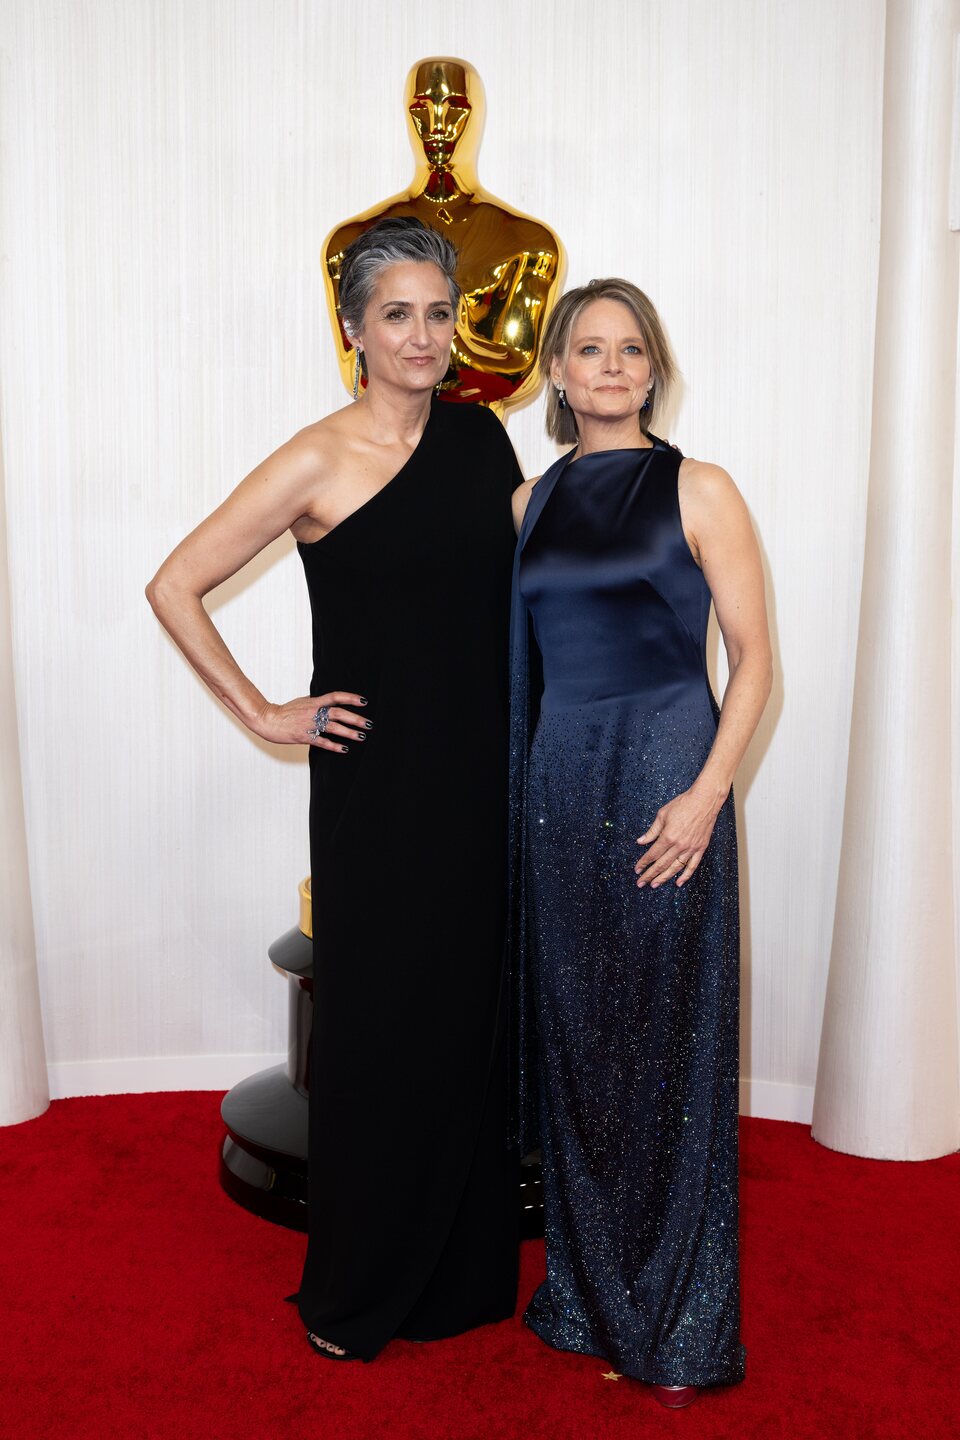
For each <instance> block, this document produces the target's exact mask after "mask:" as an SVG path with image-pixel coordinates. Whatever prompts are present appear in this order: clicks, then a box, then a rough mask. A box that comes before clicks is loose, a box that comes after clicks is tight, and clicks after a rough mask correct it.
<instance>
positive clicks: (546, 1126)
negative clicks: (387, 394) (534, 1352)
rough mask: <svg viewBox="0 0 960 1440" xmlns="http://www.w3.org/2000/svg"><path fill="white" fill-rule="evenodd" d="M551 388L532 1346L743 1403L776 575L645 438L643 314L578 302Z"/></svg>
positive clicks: (535, 971) (715, 487) (732, 501)
mask: <svg viewBox="0 0 960 1440" xmlns="http://www.w3.org/2000/svg"><path fill="white" fill-rule="evenodd" d="M541 365H542V368H543V370H544V373H545V374H546V376H547V377H548V379H549V382H550V384H549V388H548V396H549V399H548V417H547V428H548V431H549V432H550V434H551V436H552V437H553V438H554V439H556V440H558V441H560V442H564V441H572V442H574V448H573V449H572V450H570V451H568V453H567V454H565V455H564V456H562V458H561V459H560V460H558V461H557V462H556V463H555V464H554V465H552V466H551V467H550V468H549V470H547V472H546V473H545V474H544V475H543V477H542V478H541V479H539V480H537V481H532V482H529V483H527V484H526V485H524V486H523V487H521V489H520V490H518V491H517V492H516V495H515V502H514V510H515V520H516V523H517V526H518V528H519V531H520V543H519V547H518V555H517V561H516V565H515V593H514V605H515V610H514V627H513V631H514V633H513V664H514V684H515V691H514V725H515V731H514V761H515V766H516V768H517V770H518V771H519V772H520V773H519V774H518V776H517V787H516V790H515V794H516V796H518V797H519V800H520V803H519V804H518V805H517V806H516V807H515V812H516V813H515V815H514V839H515V843H516V849H517V852H518V856H519V862H518V874H517V878H518V880H519V884H518V886H517V892H516V893H517V895H518V898H519V911H520V926H519V929H518V933H519V934H520V935H521V936H522V937H525V943H526V949H527V952H528V953H527V960H526V965H525V966H524V964H523V963H522V962H521V966H520V970H521V975H523V974H526V975H527V976H528V977H529V983H528V984H526V985H525V986H524V991H523V996H522V999H521V1017H522V1016H523V1007H524V1006H527V1007H528V1008H529V1010H530V1020H529V1022H528V1023H526V1024H525V1025H524V1027H523V1028H524V1031H525V1033H524V1034H523V1035H522V1037H521V1049H522V1053H523V1054H524V1056H525V1057H526V1068H525V1071H524V1070H523V1067H522V1072H523V1073H522V1074H521V1080H522V1081H525V1082H526V1088H528V1089H529V1090H530V1092H531V1099H532V1098H533V1097H532V1091H533V1084H532V1076H531V1075H530V1071H531V1068H532V1064H531V1061H530V1058H529V1057H530V1055H531V1053H533V1051H534V1048H535V1047H536V1049H537V1050H538V1054H539V1059H538V1062H537V1068H538V1075H539V1107H538V1108H539V1125H540V1136H541V1143H542V1148H543V1158H544V1172H545V1201H546V1240H547V1278H546V1280H545V1282H544V1284H543V1285H541V1286H540V1288H539V1289H538V1291H537V1293H536V1294H535V1295H534V1297H533V1299H532V1301H531V1303H530V1306H529V1308H528V1310H527V1314H526V1319H527V1323H528V1324H529V1325H530V1326H531V1327H532V1328H533V1329H534V1330H535V1331H536V1333H537V1334H538V1335H539V1336H540V1337H541V1338H542V1339H543V1340H545V1341H546V1342H547V1343H548V1344H549V1345H552V1346H554V1347H556V1348H557V1349H561V1350H572V1351H578V1352H580V1353H582V1354H589V1355H600V1356H603V1357H604V1358H605V1359H606V1360H608V1361H609V1362H610V1363H611V1364H612V1366H613V1367H614V1369H615V1370H617V1371H618V1372H620V1373H623V1374H625V1375H629V1376H632V1377H634V1378H635V1379H638V1380H642V1381H646V1382H648V1383H650V1384H651V1385H653V1386H654V1388H655V1394H656V1396H657V1398H658V1399H659V1400H660V1401H661V1402H662V1403H663V1404H666V1405H670V1406H675V1407H676V1406H680V1405H683V1404H688V1403H689V1402H690V1401H691V1400H693V1399H694V1398H695V1396H696V1393H697V1390H698V1388H699V1387H703V1386H708V1385H718V1384H729V1383H731V1382H733V1381H737V1380H740V1379H741V1378H742V1376H743V1354H744V1352H743V1347H742V1345H741V1343H740V1334H739V1270H738V1249H737V1218H738V1215H737V1211H738V1196H737V1111H738V1106H737V1099H738V1004H739V926H738V894H737V852H736V829H735V818H734V809H733V795H732V791H731V784H732V781H733V776H734V773H735V771H736V769H737V766H738V764H739V762H740V760H741V758H742V756H743V753H744V751H745V749H746V747H747V744H748V742H749V740H750V737H751V735H752V734H753V732H754V730H755V728H756V726H757V722H758V721H759V718H760V715H761V713H762V711H763V708H764V705H765V703H766V701H767V698H768V695H769V692H770V684H771V658H770V644H769V639H768V634H767V622H766V613H765V606H764V589H763V575H762V570H761V564H760V556H759V550H758V546H757V543H756V539H755V537H754V534H753V530H752V527H751V524H750V520H749V517H748V514H747V510H746V506H745V505H744V503H743V500H742V499H741V497H740V495H739V493H738V491H737V489H736V487H735V485H734V484H733V481H732V480H731V479H730V477H729V476H728V475H727V474H726V472H725V471H723V470H721V469H719V468H718V467H717V466H715V465H709V464H705V463H703V462H700V461H695V460H687V459H684V458H683V457H682V455H681V454H680V452H679V451H678V450H676V449H675V448H673V447H672V446H670V445H667V444H665V443H664V442H663V441H661V440H659V439H657V438H656V436H655V435H653V434H652V433H651V431H650V428H649V427H650V424H651V422H652V419H653V417H654V416H656V414H657V412H658V410H662V406H663V403H664V401H665V400H666V398H667V394H668V392H669V389H670V386H671V383H672V382H673V380H674V378H675V374H676V369H675V364H674V361H673V358H672V356H671V353H670V348H669V345H668V342H667V340H666V337H665V335H664V332H663V329H662V327H661V324H660V321H659V318H658V316H657V313H656V311H655V309H654V308H653V306H652V304H651V303H650V301H649V300H648V299H647V297H646V296H645V295H643V294H642V292H641V291H639V290H638V289H637V288H636V287H635V286H633V285H631V284H629V283H628V282H626V281H624V280H599V281H592V282H591V283H590V284H589V285H587V286H584V287H583V288H581V289H579V290H574V291H571V292H570V293H568V294H567V295H565V296H564V297H563V299H562V300H561V301H560V303H559V305H558V306H557V308H556V310H555V311H554V313H553V315H552V317H551V319H550V322H549V324H548V326H547V330H546V334H545V337H544V347H543V354H542V358H541ZM711 602H712V603H713V604H714V605H715V607H716V611H717V618H718V620H719V624H720V629H721V632H722V634H723V640H724V645H725V648H726V652H727V657H728V661H729V672H730V679H729V682H728V684H727V687H726V691H725V694H724V699H723V707H722V710H721V709H719V708H718V706H717V703H716V701H715V699H714V697H713V694H712V692H711V689H710V684H709V680H708V677H707V667H706V656H705V640H706V631H707V619H708V616H709V612H710V606H711ZM534 641H535V648H536V650H538V651H539V659H540V660H541V661H542V680H543V693H542V697H540V698H539V713H538V715H536V716H534V711H535V710H536V709H537V706H536V704H535V703H534V696H533V695H532V694H531V693H530V691H531V689H532V687H531V686H530V684H529V682H528V679H527V677H528V675H529V674H530V669H531V667H530V664H529V660H530V656H529V655H528V653H527V652H528V648H531V643H532V642H534ZM534 723H535V730H534V733H533V738H532V744H530V743H528V737H529V735H530V732H531V730H532V729H533V728H534ZM638 846H639V847H640V849H639V851H638V848H637V847H638ZM638 856H639V858H638ZM520 948H521V949H522V948H523V945H521V946H520Z"/></svg>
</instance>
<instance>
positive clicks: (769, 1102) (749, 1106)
mask: <svg viewBox="0 0 960 1440" xmlns="http://www.w3.org/2000/svg"><path fill="white" fill-rule="evenodd" d="M740 1114H741V1115H755V1116H757V1117H758V1118H759V1119H761V1120H793V1121H795V1122H796V1123H797V1124H800V1125H809V1124H810V1122H811V1120H812V1119H813V1086H812V1085H789V1084H785V1083H784V1082H783V1081H781V1080H744V1079H741V1081H740Z"/></svg>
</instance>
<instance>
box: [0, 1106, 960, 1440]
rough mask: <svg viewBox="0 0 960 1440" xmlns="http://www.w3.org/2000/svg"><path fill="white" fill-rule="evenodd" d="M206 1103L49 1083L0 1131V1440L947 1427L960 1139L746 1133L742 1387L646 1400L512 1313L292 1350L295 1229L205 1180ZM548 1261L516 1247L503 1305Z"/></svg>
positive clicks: (755, 1125) (954, 1424) (524, 1291)
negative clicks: (956, 1143) (454, 1333)
mask: <svg viewBox="0 0 960 1440" xmlns="http://www.w3.org/2000/svg"><path fill="white" fill-rule="evenodd" d="M218 1105H219V1096H217V1095H212V1094H178V1095H142V1096H140V1095H137V1096H119V1097H108V1098H105V1099H94V1100H63V1101H58V1102H57V1103H56V1104H54V1105H53V1106H52V1107H51V1109H50V1111H49V1112H48V1114H46V1115H45V1116H42V1117H41V1118H40V1119H38V1120H32V1121H30V1122H28V1123H27V1124H25V1125H18V1126H14V1127H13V1128H11V1129H6V1130H0V1174H2V1179H3V1183H2V1192H0V1217H2V1236H3V1245H2V1253H0V1296H2V1307H3V1321H4V1324H3V1330H4V1338H3V1341H2V1348H0V1374H2V1376H3V1385H2V1407H0V1431H2V1435H3V1437H4V1440H34V1437H41V1436H42V1437H52V1440H81V1437H82V1440H86V1437H91V1440H109V1437H114V1436H116V1437H123V1440H153V1437H156V1440H180V1437H184V1440H205V1437H209V1440H281V1437H282V1440H288V1437H290V1440H299V1437H304V1440H308V1437H309V1440H381V1437H383V1440H620V1437H628V1436H629V1437H631V1440H633V1437H647V1436H649V1437H653V1440H656V1437H660V1436H682V1437H683V1440H695V1437H696V1440H699V1437H717V1440H719V1437H723V1440H754V1437H756V1440H780V1437H785V1440H794V1437H800V1440H823V1437H830V1440H833V1437H844V1440H846V1437H850V1440H900V1437H904V1440H907V1437H909V1440H917V1437H920V1440H940V1437H944V1440H946V1437H948V1436H949V1437H956V1436H958V1435H960V1396H958V1379H960V1377H958V1364H957V1352H958V1342H960V1324H958V1305H960V1260H958V1245H957V1222H958V1219H960V1156H956V1155H954V1156H951V1157H949V1158H948V1159H946V1160H939V1161H934V1162H930V1163H927V1164H922V1165H905V1164H880V1163H878V1162H873V1161H866V1160H853V1159H850V1158H849V1157H846V1156H842V1155H835V1154H833V1153H831V1152H830V1151H828V1150H824V1149H822V1148H821V1147H820V1146H818V1145H815V1144H814V1143H813V1142H812V1141H811V1140H810V1138H809V1135H808V1132H807V1131H806V1129H805V1128H803V1127H801V1126H799V1125H783V1124H777V1123H774V1122H771V1121H764V1120H747V1121H745V1122H744V1126H743V1206H742V1218H743V1234H744V1244H743V1270H744V1340H745V1342H746V1345H747V1348H748V1351H749V1354H748V1359H747V1380H746V1383H745V1384H744V1385H742V1386H739V1387H737V1388H735V1389H732V1390H729V1391H714V1392H710V1393H708V1394H707V1395H705V1396H704V1397H702V1398H701V1399H700V1400H699V1401H698V1402H697V1404H695V1405H694V1406H693V1407H692V1409H690V1410H684V1411H680V1412H676V1413H669V1412H666V1411H664V1410H661V1409H660V1407H658V1406H657V1404H656V1403H655V1402H654V1400H653V1399H652V1397H651V1396H650V1394H649V1393H648V1392H647V1390H646V1389H645V1388H644V1387H643V1386H641V1385H637V1384H634V1383H633V1382H631V1381H628V1380H618V1381H613V1380H604V1379H603V1378H602V1376H603V1372H604V1371H605V1370H606V1369H608V1367H607V1366H606V1365H603V1364H602V1363H600V1362H599V1361H597V1360H592V1359H585V1358H581V1357H576V1356H565V1355H558V1354H555V1353H553V1352H552V1351H549V1350H547V1349H546V1348H545V1347H544V1346H543V1345H541V1343H540V1342H539V1341H538V1340H537V1339H536V1338H535V1337H534V1336H533V1335H532V1334H531V1333H530V1332H529V1331H528V1330H526V1329H524V1327H523V1326H522V1325H521V1323H520V1321H519V1319H516V1320H514V1321H512V1322H511V1323H509V1324H504V1325H497V1326H489V1327H487V1328H485V1329H483V1330H480V1331H475V1332H474V1333H473V1334H472V1335H467V1336H462V1337H460V1338H459V1339H456V1340H448V1341H445V1342H443V1343H439V1344H432V1345H409V1344H403V1343H399V1342H397V1343H394V1344H393V1345H391V1346H390V1347H389V1348H388V1349H387V1350H386V1351H385V1352H384V1354H383V1355H382V1356H381V1357H380V1359H379V1360H377V1361H375V1362H374V1363H373V1364H371V1365H360V1364H347V1365H336V1364H333V1363H331V1362H329V1361H324V1360H321V1359H320V1358H319V1357H316V1356H314V1355H313V1354H311V1352H310V1350H309V1349H308V1347H307V1344H306V1341H305V1340H304V1339H303V1333H302V1329H301V1327H300V1323H299V1320H298V1318H297V1315H296V1313H295V1311H294V1308H293V1306H291V1305H285V1304H284V1303H283V1296H284V1295H287V1294H289V1293H290V1291H291V1290H293V1289H295V1288H296V1284H297V1281H298V1267H299V1263H300V1258H301V1254H302V1250H303V1245H304V1241H303V1237H301V1236H299V1235H294V1234H292V1233H291V1232H289V1231H285V1230H281V1229H278V1228H276V1227H275V1226H272V1225H269V1224H267V1223H266V1222H264V1221H261V1220H257V1219H255V1218H254V1217H253V1216H251V1215H248V1214H247V1213H246V1212H245V1211H243V1210H241V1209H239V1208H238V1207H237V1206H236V1205H234V1204H233V1203H232V1202H231V1201H230V1200H228V1199H227V1198H226V1196H225V1195H223V1193H222V1192H221V1191H220V1189H219V1186H218V1183H217V1179H216V1162H217V1143H218V1138H219V1134H220V1126H219V1119H218ZM542 1270H543V1248H542V1245H539V1244H536V1243H533V1242H530V1243H528V1244H526V1245H525V1246H524V1255H523V1271H522V1284H521V1296H520V1298H521V1301H522V1302H525V1301H526V1299H527V1298H528V1297H529V1295H530V1292H531V1291H532V1289H533V1287H534V1285H535V1284H536V1283H537V1281H538V1280H539V1278H540V1276H541V1274H542Z"/></svg>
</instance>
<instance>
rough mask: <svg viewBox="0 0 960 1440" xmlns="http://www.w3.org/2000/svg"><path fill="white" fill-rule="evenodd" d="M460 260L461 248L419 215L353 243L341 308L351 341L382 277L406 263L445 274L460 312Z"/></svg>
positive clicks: (386, 223)
mask: <svg viewBox="0 0 960 1440" xmlns="http://www.w3.org/2000/svg"><path fill="white" fill-rule="evenodd" d="M457 258H458V257H457V251H456V247H455V246H454V245H453V244H451V242H450V241H449V240H448V239H447V238H446V236H444V235H441V234H440V233H439V231H437V230H433V229H431V227H430V226H429V225H424V223H423V221H422V220H418V219H417V218H416V216H414V215H391V216H388V217H387V218H386V219H385V220H378V221H377V223H376V225H371V226H370V229H369V230H364V232H363V234H362V235H358V236H357V238H356V240H351V242H350V244H349V245H348V246H347V248H346V250H344V252H343V259H342V260H341V261H340V289H339V293H338V296H337V309H338V310H339V312H340V319H341V320H342V322H343V328H344V330H345V331H346V332H347V337H348V338H349V339H350V340H356V339H357V338H358V337H359V335H360V332H361V331H362V329H363V317H364V315H365V314H366V312H367V306H368V305H369V303H370V297H371V295H372V294H373V291H374V287H375V286H376V283H377V281H378V280H379V278H380V275H381V273H382V272H383V271H384V270H386V269H387V267H388V266H389V265H399V264H402V263H403V262H404V261H409V260H413V261H415V262H417V263H418V264H429V265H436V267H437V269H438V270H441V271H442V272H443V275H444V278H445V279H446V282H447V290H448V292H449V295H450V304H451V305H452V306H453V308H454V310H456V308H457V306H458V304H459V303H460V286H459V285H458V284H457ZM361 359H362V357H361Z"/></svg>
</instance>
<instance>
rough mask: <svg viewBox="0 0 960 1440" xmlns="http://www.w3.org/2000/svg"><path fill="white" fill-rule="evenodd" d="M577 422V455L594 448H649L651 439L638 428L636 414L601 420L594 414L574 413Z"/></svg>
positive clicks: (638, 422)
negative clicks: (618, 418) (617, 418)
mask: <svg viewBox="0 0 960 1440" xmlns="http://www.w3.org/2000/svg"><path fill="white" fill-rule="evenodd" d="M574 418H575V420H576V422H577V434H578V436H579V441H578V444H577V454H578V455H590V454H592V453H593V452H594V451H596V450H636V449H649V448H650V446H651V445H652V443H653V442H652V441H651V440H650V439H649V438H648V437H647V436H646V435H644V433H643V431H642V430H641V429H640V417H639V416H638V415H626V416H624V418H623V419H621V420H601V419H598V417H597V416H596V415H577V414H576V413H575V414H574Z"/></svg>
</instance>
